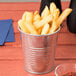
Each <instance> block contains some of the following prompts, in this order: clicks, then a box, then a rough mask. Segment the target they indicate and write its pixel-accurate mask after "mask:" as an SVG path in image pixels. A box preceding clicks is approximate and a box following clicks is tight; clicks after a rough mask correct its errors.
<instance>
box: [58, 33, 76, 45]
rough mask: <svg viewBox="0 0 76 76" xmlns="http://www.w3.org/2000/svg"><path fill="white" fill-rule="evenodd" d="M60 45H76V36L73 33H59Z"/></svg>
mask: <svg viewBox="0 0 76 76" xmlns="http://www.w3.org/2000/svg"><path fill="white" fill-rule="evenodd" d="M58 44H65V45H67V44H76V35H75V34H72V33H59V34H58Z"/></svg>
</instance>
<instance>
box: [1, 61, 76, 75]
mask: <svg viewBox="0 0 76 76" xmlns="http://www.w3.org/2000/svg"><path fill="white" fill-rule="evenodd" d="M65 62H67V63H70V62H76V60H62V61H61V60H56V61H55V66H57V65H59V64H62V63H65ZM0 68H1V69H0V76H54V71H52V72H50V73H47V74H43V75H35V74H30V73H28V72H27V71H25V69H24V61H23V60H20V61H0Z"/></svg>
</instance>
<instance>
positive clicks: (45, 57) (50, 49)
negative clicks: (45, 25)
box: [18, 27, 60, 74]
mask: <svg viewBox="0 0 76 76" xmlns="http://www.w3.org/2000/svg"><path fill="white" fill-rule="evenodd" d="M18 29H19V27H18ZM59 30H60V28H59V29H58V30H57V31H56V32H54V33H52V34H48V35H31V34H27V33H24V32H22V31H21V30H20V29H19V31H20V33H21V39H22V48H23V54H24V67H25V69H26V70H27V71H28V72H30V73H34V74H43V73H48V72H50V71H52V70H53V69H54V58H55V50H56V44H57V33H58V31H59Z"/></svg>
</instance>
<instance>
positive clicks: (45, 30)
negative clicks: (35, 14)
mask: <svg viewBox="0 0 76 76" xmlns="http://www.w3.org/2000/svg"><path fill="white" fill-rule="evenodd" d="M49 28H50V26H49V24H48V23H46V24H45V25H44V27H43V29H42V32H41V35H46V34H47V33H48V31H49Z"/></svg>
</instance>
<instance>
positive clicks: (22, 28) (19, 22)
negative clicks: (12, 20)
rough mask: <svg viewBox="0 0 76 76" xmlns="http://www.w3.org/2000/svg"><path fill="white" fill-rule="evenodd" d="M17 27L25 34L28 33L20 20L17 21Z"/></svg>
mask: <svg viewBox="0 0 76 76" xmlns="http://www.w3.org/2000/svg"><path fill="white" fill-rule="evenodd" d="M18 25H19V28H20V29H21V30H22V31H23V32H25V33H29V31H28V29H27V28H26V26H25V24H24V21H22V20H19V21H18Z"/></svg>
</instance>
